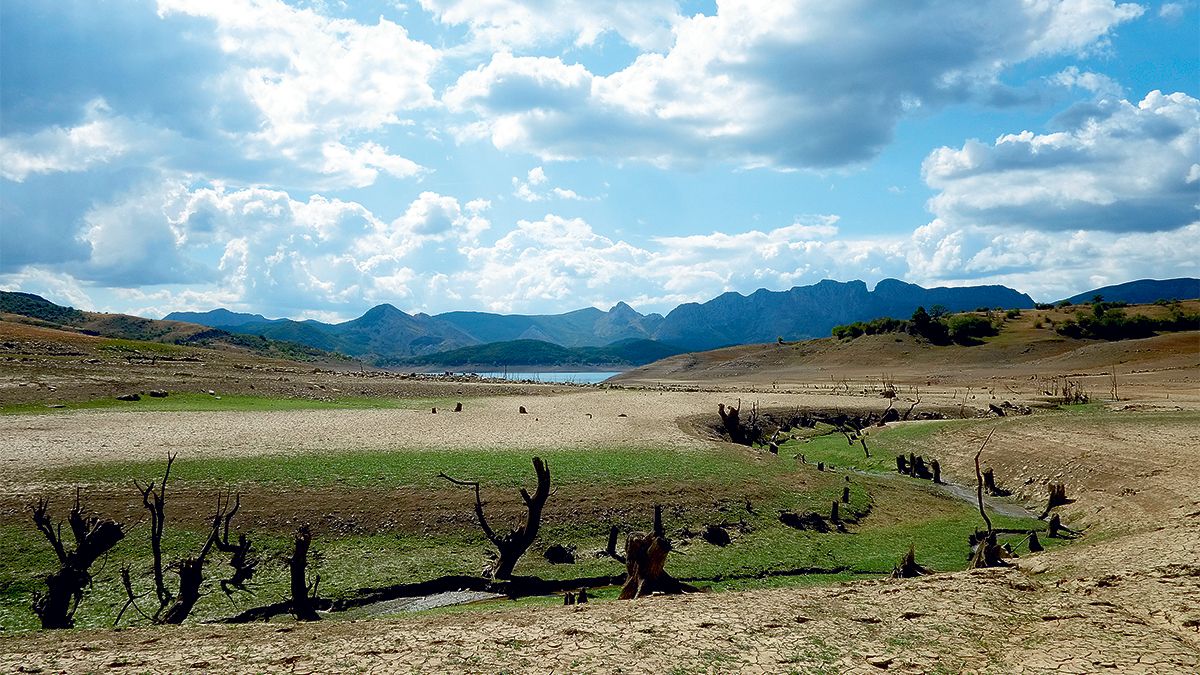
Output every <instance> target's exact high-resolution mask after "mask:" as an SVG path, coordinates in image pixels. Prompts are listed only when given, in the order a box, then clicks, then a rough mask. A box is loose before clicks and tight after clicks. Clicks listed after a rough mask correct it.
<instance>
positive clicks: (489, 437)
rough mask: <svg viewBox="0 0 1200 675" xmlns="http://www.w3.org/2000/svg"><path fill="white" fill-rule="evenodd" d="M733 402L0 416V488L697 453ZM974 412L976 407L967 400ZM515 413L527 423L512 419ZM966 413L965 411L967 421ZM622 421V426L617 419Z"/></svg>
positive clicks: (783, 402)
mask: <svg viewBox="0 0 1200 675" xmlns="http://www.w3.org/2000/svg"><path fill="white" fill-rule="evenodd" d="M752 396H753V398H752V399H751V398H746V399H744V402H743V407H744V410H746V411H748V410H749V407H750V404H751V402H752V401H757V402H758V403H759V405H761V406H763V407H777V408H791V407H812V408H816V407H823V406H837V407H840V408H841V409H843V410H856V409H858V410H869V411H881V410H883V409H884V408H886V407H887V404H886V402H885V401H884V400H883V399H880V398H878V397H877V396H874V397H864V396H844V397H834V398H830V397H824V396H815V395H788V394H769V393H768V394H754V395H752ZM738 398H739V397H738V396H736V395H733V396H731V395H729V394H722V393H712V392H658V391H621V390H601V389H581V390H578V391H577V392H574V393H567V394H558V395H550V396H519V395H518V396H505V397H498V398H482V399H471V400H465V401H464V408H463V412H461V413H453V412H450V411H448V410H446V409H444V408H443V409H442V410H439V411H438V413H437V414H433V413H431V412H430V410H428V409H421V410H299V411H280V412H232V411H231V412H170V413H167V412H162V413H160V412H152V413H139V412H125V411H97V410H79V411H55V412H52V413H47V414H37V415H2V416H0V458H3V466H4V469H5V471H4V478H0V485H2V484H3V483H4V482H10V483H11V482H12V481H15V480H20V477H21V475H22V473H23V472H24V471H26V470H28V469H33V468H44V467H53V466H64V465H69V464H80V463H86V462H100V461H112V460H131V459H132V460H137V459H158V458H161V457H163V456H164V454H165V453H166V452H168V451H170V452H178V453H179V455H180V457H232V456H248V455H266V454H290V453H314V452H315V453H319V452H331V451H333V452H344V451H346V450H389V449H422V448H455V449H467V450H470V449H480V450H483V449H526V450H536V449H542V448H588V447H596V446H637V447H656V446H659V447H661V446H673V447H685V446H693V447H694V446H697V445H703V444H705V441H703V440H701V439H698V438H697V437H696V436H694V435H692V434H690V433H688V432H687V431H685V430H684V429H683V428H682V427H681V425H680V424H679V422H678V420H680V419H683V418H688V417H691V416H696V415H709V416H712V415H715V411H716V407H717V404H718V403H719V402H725V403H729V404H734V403H736V402H737V400H738ZM972 403H973V404H976V405H977V404H978V403H979V402H978V401H974V402H972ZM519 406H525V408H526V410H527V411H528V414H524V415H522V414H520V413H519V412H518V407H519ZM970 410H971V408H968V411H970ZM622 415H624V417H622Z"/></svg>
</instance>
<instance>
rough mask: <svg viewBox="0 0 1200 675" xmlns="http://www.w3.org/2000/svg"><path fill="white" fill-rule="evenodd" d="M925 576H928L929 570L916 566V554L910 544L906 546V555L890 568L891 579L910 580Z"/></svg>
mask: <svg viewBox="0 0 1200 675" xmlns="http://www.w3.org/2000/svg"><path fill="white" fill-rule="evenodd" d="M926 574H929V568H927V567H924V566H922V565H918V564H917V553H916V549H914V548H913V545H912V544H909V545H908V553H905V554H904V557H903V558H901V559H900V562H899V563H897V564H896V566H895V567H893V568H892V578H893V579H911V578H913V577H919V576H924V575H926Z"/></svg>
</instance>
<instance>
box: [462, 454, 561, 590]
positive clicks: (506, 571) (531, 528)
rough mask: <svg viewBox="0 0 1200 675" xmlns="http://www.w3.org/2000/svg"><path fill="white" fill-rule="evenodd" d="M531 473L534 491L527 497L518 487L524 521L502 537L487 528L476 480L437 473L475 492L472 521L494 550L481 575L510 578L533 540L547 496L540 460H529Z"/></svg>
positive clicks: (547, 478)
mask: <svg viewBox="0 0 1200 675" xmlns="http://www.w3.org/2000/svg"><path fill="white" fill-rule="evenodd" d="M533 470H534V471H535V472H536V473H537V488H536V489H535V490H534V493H533V495H532V496H531V495H530V494H529V492H528V491H526V490H525V488H521V499H522V500H523V501H524V502H525V518H524V519H523V520H522V522H521V523H520V524H519V525H517V526H516V527H515V528H513V529H512V530H510V531H509V532H507V533H506V534H504V535H498V534H496V532H495V531H494V530H492V528H491V526H490V525H488V521H487V516H486V515H484V512H483V500H482V499H481V498H480V495H479V483H478V481H463V480H457V479H454V478H451V477H450V476H447V475H446V474H444V473H441V474H438V475H439V476H440V477H441V478H444V479H446V480H448V481H450V482H451V483H454V484H455V485H464V486H467V487H470V488H472V489H474V490H475V518H476V520H477V521H478V522H479V527H480V529H482V530H483V533H484V535H485V536H486V537H487V538H488V541H490V542H491V543H492V545H493V546H495V547H496V557H495V560H493V561H492V562H491V563H490V564H489V565H488V566H487V568H485V570H484V576H486V577H490V578H493V579H511V578H512V576H513V568H515V567H516V565H517V561H518V560H520V559H521V556H522V555H524V554H525V551H527V550H529V546H530V545H531V544H533V540H534V539H536V538H537V533H538V529H539V528H540V527H541V524H542V508H543V507H544V506H545V505H546V500H547V499H548V498H549V497H550V468H549V467H548V466H546V463H545V462H543V461H542V459H541V458H540V457H534V458H533Z"/></svg>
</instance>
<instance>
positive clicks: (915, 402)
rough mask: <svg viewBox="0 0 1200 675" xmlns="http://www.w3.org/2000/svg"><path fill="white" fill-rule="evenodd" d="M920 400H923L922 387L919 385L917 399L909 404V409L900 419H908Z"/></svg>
mask: <svg viewBox="0 0 1200 675" xmlns="http://www.w3.org/2000/svg"><path fill="white" fill-rule="evenodd" d="M920 402H921V388H920V387H918V388H917V400H915V401H913V404H912V405H910V406H908V410H906V411H904V414H903V415H901V416H900V420H901V421H908V416H909V415H911V414H912V411H913V410H915V409H916V407H917V404H919V403H920Z"/></svg>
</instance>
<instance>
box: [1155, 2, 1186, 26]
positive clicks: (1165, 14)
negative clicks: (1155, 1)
mask: <svg viewBox="0 0 1200 675" xmlns="http://www.w3.org/2000/svg"><path fill="white" fill-rule="evenodd" d="M1186 11H1187V5H1186V4H1185V3H1182V2H1164V3H1163V4H1162V6H1161V7H1159V8H1158V16H1159V17H1160V18H1163V19H1166V20H1168V21H1178V20H1179V19H1182V18H1183V15H1184V13H1185V12H1186Z"/></svg>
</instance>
